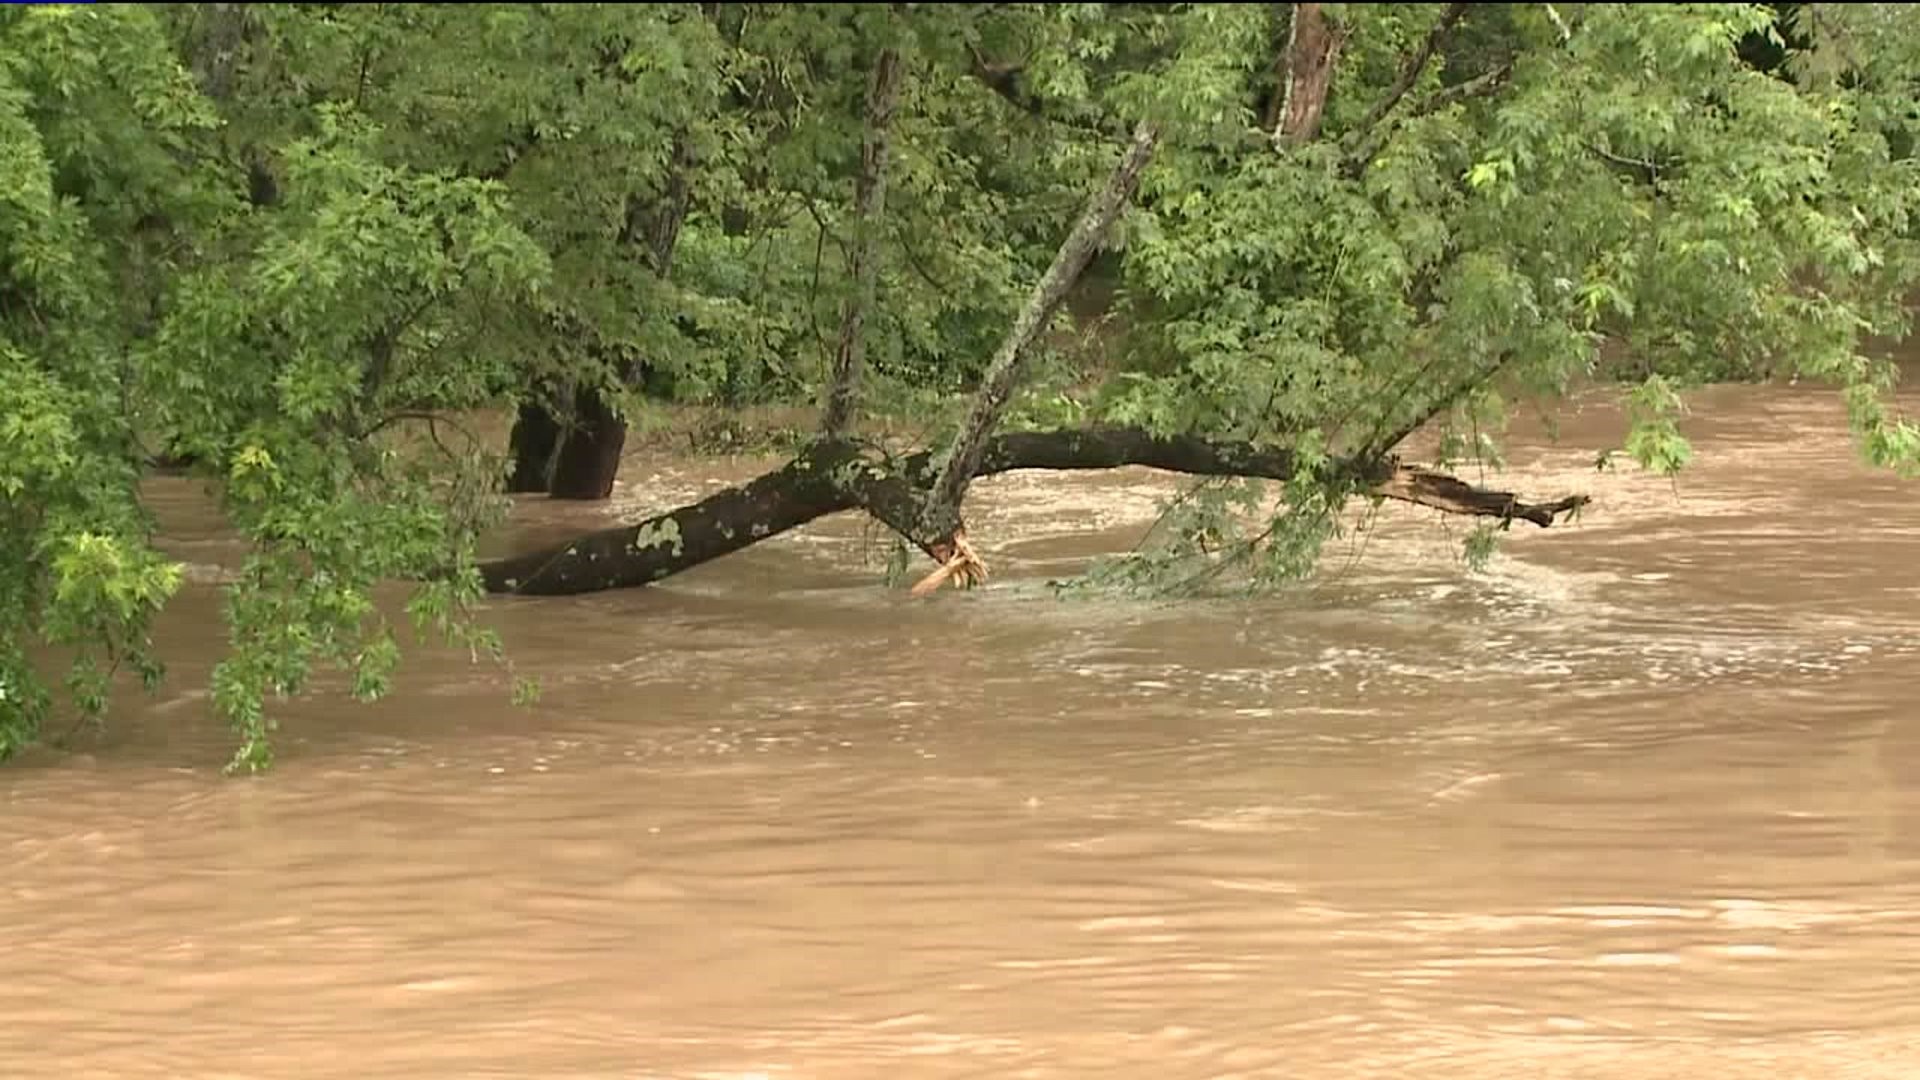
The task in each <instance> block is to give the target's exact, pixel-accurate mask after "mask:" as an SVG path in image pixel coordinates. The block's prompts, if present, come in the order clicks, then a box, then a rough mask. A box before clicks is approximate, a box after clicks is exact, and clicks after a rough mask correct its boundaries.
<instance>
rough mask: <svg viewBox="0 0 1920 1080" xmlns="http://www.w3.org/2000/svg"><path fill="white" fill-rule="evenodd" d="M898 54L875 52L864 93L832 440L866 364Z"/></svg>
mask: <svg viewBox="0 0 1920 1080" xmlns="http://www.w3.org/2000/svg"><path fill="white" fill-rule="evenodd" d="M900 76H901V64H900V52H899V50H897V49H892V48H887V49H882V50H880V55H879V56H878V57H877V58H876V59H875V60H874V65H873V79H872V82H871V84H870V85H869V86H868V89H867V115H866V136H865V138H864V139H863V140H862V143H861V147H860V177H859V179H858V180H857V181H856V182H855V185H854V208H853V213H854V222H855V228H856V230H857V231H858V235H857V238H856V239H855V242H854V246H853V266H852V273H853V281H854V291H853V294H852V295H851V296H849V297H847V300H846V302H845V304H843V305H842V306H841V311H840V344H839V347H838V348H837V349H836V350H835V351H834V356H833V381H832V382H831V383H830V384H829V386H828V389H827V405H826V410H825V414H824V416H823V418H822V420H821V425H820V426H821V433H822V434H823V435H825V436H826V437H827V438H830V439H831V438H836V437H838V436H840V435H842V434H844V433H845V432H846V429H847V425H849V424H851V423H852V422H853V411H854V405H855V403H856V402H857V401H858V400H859V396H860V378H861V368H862V366H863V364H864V362H865V359H866V336H865V328H866V321H867V314H868V312H870V311H872V310H873V303H874V296H875V293H876V291H877V288H878V283H879V277H880V237H881V235H882V231H883V230H882V228H881V223H882V220H883V218H884V217H885V214H886V206H887V154H888V151H889V149H890V147H891V138H892V134H893V112H894V109H895V108H896V107H898V105H899V103H900Z"/></svg>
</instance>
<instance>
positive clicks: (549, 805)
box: [0, 387, 1920, 1080]
mask: <svg viewBox="0 0 1920 1080" xmlns="http://www.w3.org/2000/svg"><path fill="white" fill-rule="evenodd" d="M1695 407H1696V410H1697V415H1696V416H1695V417H1694V418H1693V419H1692V420H1691V421H1690V422H1689V428H1688V430H1689V433H1690V434H1691V435H1692V436H1693V437H1694V438H1695V440H1696V447H1697V451H1698V462H1697V465H1696V466H1695V467H1694V468H1693V469H1692V470H1691V471H1690V472H1689V473H1688V474H1686V475H1685V477H1684V478H1683V479H1681V480H1680V481H1679V482H1678V483H1677V484H1675V483H1671V482H1669V481H1666V480H1662V479H1658V478H1652V477H1647V476H1644V475H1637V474H1635V473H1634V472H1632V471H1631V470H1626V471H1621V472H1616V473H1611V474H1600V473H1596V472H1595V471H1594V469H1593V467H1592V459H1593V456H1594V452H1595V451H1596V450H1597V449H1598V448H1599V447H1601V446H1603V445H1605V444H1607V443H1610V442H1614V441H1616V440H1617V439H1618V437H1619V434H1620V430H1621V420H1620V416H1619V413H1618V412H1617V411H1616V410H1614V409H1612V408H1610V407H1608V406H1606V405H1604V404H1602V403H1600V402H1599V401H1598V400H1595V401H1592V402H1587V403H1585V404H1578V405H1575V406H1570V407H1569V408H1567V409H1566V410H1564V411H1563V412H1562V413H1561V415H1560V417H1559V419H1560V423H1561V432H1560V434H1561V442H1560V443H1558V444H1554V443H1551V442H1549V441H1548V440H1546V439H1545V438H1543V437H1535V436H1531V435H1527V436H1524V437H1522V438H1520V439H1519V441H1518V442H1517V444H1516V445H1515V446H1514V448H1513V453H1512V468H1511V470H1510V472H1509V473H1507V474H1506V475H1504V476H1503V477H1500V479H1501V480H1502V481H1503V482H1504V483H1505V484H1508V485H1511V486H1513V487H1515V488H1517V489H1519V490H1523V491H1525V492H1528V493H1530V494H1536V495H1540V496H1545V497H1555V496H1558V495H1560V494H1564V493H1566V492H1568V491H1580V490H1583V491H1587V492H1589V493H1590V494H1592V495H1593V496H1594V498H1595V503H1594V505H1593V506H1592V507H1591V508H1590V509H1589V510H1588V511H1587V513H1586V514H1585V516H1584V517H1583V518H1582V519H1581V520H1580V521H1578V522H1576V523H1575V524H1573V525H1572V526H1570V527H1556V528H1554V529H1550V530H1539V529H1535V528H1533V527H1532V526H1528V525H1520V526H1517V527H1516V529H1515V531H1514V532H1513V534H1512V535H1511V537H1510V538H1509V540H1508V542H1507V543H1506V545H1505V546H1504V547H1503V549H1502V553H1501V555H1500V556H1499V557H1498V558H1497V559H1496V560H1495V561H1494V563H1493V564H1492V565H1491V566H1489V567H1488V568H1487V569H1486V570H1485V571H1484V572H1481V573H1478V574H1475V573H1471V572H1469V570H1468V569H1467V568H1466V567H1465V566H1464V565H1462V564H1461V562H1460V560H1459V558H1458V551H1459V541H1460V539H1461V538H1462V536H1463V535H1464V532H1465V530H1466V528H1467V525H1466V523H1464V522H1462V521H1461V520H1459V519H1451V520H1443V519H1440V518H1438V517H1436V516H1435V515H1433V514H1431V513H1430V512H1427V511H1424V510H1417V509H1410V508H1389V510H1388V511H1387V512H1386V513H1385V514H1384V515H1383V516H1382V518H1381V520H1380V521H1379V522H1378V524H1377V527H1376V528H1375V529H1374V530H1373V531H1372V533H1371V534H1370V535H1369V536H1368V537H1367V538H1366V539H1365V541H1364V542H1360V541H1355V542H1351V543H1344V544H1342V545H1341V546H1340V547H1339V548H1338V549H1337V550H1335V551H1334V552H1333V553H1331V555H1330V557H1329V559H1328V562H1327V567H1326V571H1325V573H1324V574H1322V576H1321V577H1320V578H1319V579H1317V581H1316V582H1315V583H1314V585H1313V587H1312V588H1310V589H1306V590H1303V591H1302V592H1300V593H1299V594H1298V595H1294V596H1290V597H1286V598H1281V599H1271V600H1260V601H1240V600H1229V599H1216V600H1206V601H1200V602H1192V603H1183V604H1141V603H1132V604H1129V603H1120V602H1116V601H1109V600H1102V601H1073V602H1061V601H1059V600H1057V599H1055V598H1053V597H1052V596H1051V595H1050V594H1049V592H1048V591H1047V589H1046V583H1047V581H1048V580H1049V579H1053V578H1058V577H1061V576H1064V575H1068V574H1072V573H1074V572H1076V571H1078V570H1080V569H1082V568H1083V567H1084V566H1085V565H1086V564H1087V560H1088V559H1090V558H1092V557H1094V556H1096V555H1098V554H1100V553H1103V552H1110V551H1116V550H1122V549H1124V548H1125V547H1126V546H1127V545H1129V544H1131V543H1132V542H1133V541H1134V540H1135V539H1137V537H1138V536H1139V534H1140V531H1141V528H1142V527H1143V525H1144V524H1145V523H1146V522H1147V521H1148V520H1150V519H1151V517H1152V516H1153V513H1154V509H1155V507H1154V501H1155V499H1156V498H1157V497H1158V496H1159V495H1161V494H1163V493H1165V492H1167V491H1169V490H1171V484H1170V482H1169V481H1168V480H1167V478H1165V477H1161V476H1158V475H1156V474H1152V473H1148V472H1145V471H1139V470H1135V471H1126V472H1117V473H1112V474H1100V475H1087V474H1080V475H1073V476H1057V475H1047V474H1032V473H1029V474H1020V475H1015V476H1008V477H1002V478H998V479H996V480H993V481H990V482H988V483H986V484H984V485H983V486H982V487H980V488H979V489H977V495H976V496H975V499H974V502H973V504H972V507H973V509H972V514H971V535H972V536H973V537H974V539H975V541H976V543H977V544H978V545H979V547H980V548H981V549H982V553H983V554H984V555H985V556H986V557H987V558H988V559H989V561H990V563H991V565H992V566H993V568H994V570H995V572H996V573H995V577H994V578H993V581H992V582H991V583H990V587H988V588H986V589H984V590H981V591H979V592H976V593H973V594H969V595H961V594H956V593H951V592H948V593H943V594H941V595H940V596H939V597H938V598H937V599H935V600H933V601H931V602H924V601H914V600H911V599H909V598H908V597H907V596H906V594H905V592H904V591H888V590H886V589H885V588H883V587H882V586H881V584H880V583H879V576H880V574H881V571H882V568H883V560H884V552H883V551H882V550H880V548H879V545H878V542H877V538H875V537H871V536H869V535H868V532H867V529H866V527H865V526H864V525H863V523H862V522H860V521H859V520H858V519H856V518H853V517H843V518H838V519H834V520H831V521H827V522H822V523H819V524H816V525H815V526H813V527H810V528H808V529H805V530H803V531H800V532H798V533H795V534H792V535H789V536H786V537H783V538H781V539H779V540H778V541H776V542H772V543H768V544H764V545H761V546H760V547H758V548H756V549H754V550H751V551H749V552H747V553H745V554H742V555H739V556H736V557H733V558H729V559H726V560H723V561H721V562H719V563H715V564H712V565H710V566H707V567H704V568H702V569H700V570H698V571H696V572H693V573H690V574H687V575H685V576H684V577H681V578H676V579H674V580H672V581H671V582H670V583H668V584H667V585H666V586H664V587H660V588H655V589H650V590H641V591H631V592H622V593H614V594H604V595H599V596H593V597H587V598H580V599H566V600H510V601H504V602H499V603H496V604H494V605H492V608H491V611H490V617H491V618H492V620H493V622H494V624H495V625H497V626H498V627H499V628H500V629H501V631H502V633H503V635H504V637H505V640H506V643H507V645H508V647H509V649H510V650H511V652H512V655H513V656H514V658H515V660H516V662H517V663H518V664H519V665H521V669H522V670H524V671H525V672H527V673H529V674H533V675H537V676H538V677H540V678H541V679H542V681H543V686H544V694H543V697H542V699H541V702H540V703H539V704H538V706H537V707H535V708H532V709H526V710H522V709H516V708H515V707H514V706H513V705H512V704H511V703H510V701H509V700H508V694H507V690H506V684H505V681H504V679H503V678H502V677H501V676H499V675H498V674H497V673H496V672H495V671H494V670H492V669H490V668H487V667H484V666H481V667H474V666H470V665H469V664H468V663H467V662H466V658H465V656H464V655H460V656H454V655H450V654H446V653H441V652H430V653H427V654H416V655H414V656H413V657H411V659H410V661H409V663H408V665H407V666H406V667H405V668H404V669H403V673H402V678H401V681H400V684H399V686H398V688H397V690H396V692H395V694H394V695H393V696H392V697H391V698H390V699H388V700H387V701H385V702H382V703H380V704H378V705H375V706H371V707H368V706H357V705H353V704H351V703H348V702H346V701H344V700H340V699H337V698H334V697H330V696H324V695H323V696H321V697H318V698H315V699H312V700H308V701H303V702H301V703H299V704H297V705H293V706H289V707H286V708H284V709H283V710H282V712H281V715H282V717H283V719H284V722H285V727H284V730H283V732H282V735H281V739H280V761H279V766H278V768H277V770H276V771H275V772H274V773H272V774H271V775H270V776H267V777H264V778H260V779H254V780H236V779H227V778H223V777H222V776H221V775H220V771H219V767H220V766H221V764H222V763H223V762H224V760H225V758H226V755H227V753H228V752H229V751H230V750H231V743H230V741H229V738H228V736H227V734H226V733H225V732H224V731H223V730H222V729H221V728H220V727H219V726H218V725H217V724H215V723H213V722H211V721H210V720H209V719H208V717H207V701H206V697H205V694H204V688H205V685H206V682H205V680H206V676H207V673H208V670H209V668H210V665H211V664H212V663H213V662H214V660H215V659H216V658H217V656H218V654H219V650H220V643H221V635H222V622H221V616H220V609H219V600H218V594H217V592H216V591H215V586H214V585H213V584H211V582H214V581H217V578H218V573H219V570H218V568H219V567H220V566H221V565H222V564H223V562H230V561H231V560H232V559H233V558H234V556H235V550H234V548H233V546H232V544H231V542H230V540H229V539H228V538H227V537H225V536H223V535H222V534H221V533H220V532H219V531H218V528H217V525H216V523H215V522H214V520H213V519H212V517H211V516H210V514H208V512H207V511H206V509H205V508H204V506H203V505H202V504H201V503H200V501H199V497H198V495H197V494H196V493H195V492H194V491H193V490H192V489H191V488H189V487H187V486H185V485H179V486H169V484H170V483H172V482H156V486H155V488H154V491H155V494H156V498H157V499H158V500H159V503H160V506H161V509H162V511H163V514H164V515H165V519H166V522H167V530H168V536H167V544H168V547H169V550H171V551H172V552H174V553H175V554H176V555H177V556H178V557H180V558H182V559H183V560H185V561H187V562H189V563H190V564H191V565H192V567H193V575H192V576H193V578H194V580H195V581H196V582H198V584H195V585H194V586H192V587H191V588H190V589H189V590H188V592H187V593H186V594H185V595H184V596H183V597H182V599H181V600H180V601H179V603H177V604H176V605H175V607H174V608H173V609H172V610H171V611H170V613H169V614H168V616H167V618H166V620H165V622H164V624H163V626H162V627H161V634H162V637H161V641H162V645H163V650H162V651H163V653H164V654H165V656H166V657H167V659H168V660H169V662H170V664H171V668H172V674H173V681H171V682H170V683H169V684H168V686H167V687H166V688H164V689H163V690H162V691H161V692H160V693H158V694H157V695H155V696H153V697H151V698H143V697H140V696H138V695H133V696H129V697H128V698H127V699H126V700H125V702H124V704H123V705H122V706H121V708H120V709H119V711H118V713H117V715H116V716H115V717H114V720H113V723H112V726H111V727H110V728H109V730H108V731H107V733H106V734H105V735H104V736H101V737H98V738H93V739H90V740H89V739H82V740H81V741H80V743H79V745H78V746H77V748H76V749H75V750H73V751H70V752H55V751H51V750H49V751H37V752H35V753H33V754H31V755H29V756H27V757H26V758H25V759H24V760H22V761H20V762H18V763H17V764H14V765H11V766H8V767H6V768H5V769H0V793H4V814H3V816H0V859H4V866H5V871H4V874H3V875H0V926H4V927H5V931H6V935H5V936H6V941H5V944H4V947H0V1077H4V1078H6V1080H29V1078H32V1080H40V1078H46V1080H82V1078H93V1077H99V1078H114V1080H144V1078H166V1080H227V1078H234V1080H239V1078H244V1080H282V1078H286V1080H293V1078H298V1080H332V1078H351V1080H451V1078H463V1080H464V1078H473V1077H503V1078H505V1077H511V1078H522V1077H524V1078H527V1080H587V1078H594V1080H602V1078H604V1080H614V1078H621V1080H627V1078H652V1077H674V1078H689V1080H708V1078H727V1080H744V1078H749V1077H753V1078H759V1077H766V1078H783V1080H784V1078H794V1080H803V1078H819V1080H865V1078H874V1080H912V1078H920V1077H926V1078H945V1077H980V1078H1019V1077H1102V1078H1114V1080H1135V1078H1138V1080H1184V1078H1200V1077H1209V1078H1211V1077H1276V1078H1279V1077H1284V1078H1289V1080H1293V1078H1298V1080H1320V1078H1328V1077H1412V1078H1455V1077H1458V1078H1476V1080H1477V1078H1486V1077H1527V1078H1588V1077H1591V1078H1609V1080H1647V1078H1654V1077H1662V1078H1668V1077H1670V1078H1684V1080H1693V1078H1710V1080H1728V1078H1734V1077H1766V1078H1768V1080H1814V1078H1828V1077H1848V1078H1867V1077H1874V1078H1877V1077H1910V1076H1920V625H1917V624H1916V616H1917V615H1920V486H1916V484H1920V482H1914V483H1903V482H1901V481H1899V480H1898V479H1896V478H1894V477H1891V476H1888V475H1883V474H1877V473H1873V472H1870V471H1869V470H1867V469H1866V468H1864V467H1862V466H1860V465H1858V464H1857V463H1856V458H1855V456H1854V453H1853V450H1852V448H1851V447H1850V445H1849V443H1848V441H1847V437H1846V435H1845V433H1844V414H1843V411H1842V408H1841V406H1840V404H1839V403H1838V401H1837V400H1836V399H1835V398H1834V397H1833V396H1832V395H1830V394H1825V393H1820V392H1815V391H1811V390H1804V389H1795V388H1780V387H1776V388H1769V389H1757V388H1739V389H1718V390H1714V391H1712V392H1709V393H1706V394H1703V395H1700V396H1698V397H1697V398H1696V399H1695ZM1909 407H1911V405H1910V406H1909ZM757 467H758V463H756V462H737V463H732V462H730V463H722V464H713V465H704V464H699V463H689V462H685V461H680V462H671V461H665V460H660V459H650V458H648V457H646V456H644V455H637V454H636V455H635V456H634V457H633V458H632V460H630V461H629V462H628V464H627V467H626V470H625V472H624V474H623V478H622V484H621V487H620V490H619V492H618V494H617V497H616V500H615V505H613V506H604V505H603V506H577V505H576V506H568V507H558V506H549V505H546V504H544V503H543V502H541V501H539V500H533V501H530V502H528V503H527V504H526V505H524V506H522V507H521V508H520V510H519V512H518V516H517V522H516V525H515V529H516V530H517V536H516V537H515V538H508V540H509V541H510V542H531V540H532V539H535V538H538V537H548V536H554V535H559V534H561V533H564V532H565V531H567V530H568V529H570V528H573V527H576V526H582V525H596V524H601V523H603V522H604V521H605V520H607V519H609V518H610V517H613V516H616V515H620V514H630V513H634V512H637V511H639V510H641V509H643V508H647V507H654V506H662V505H667V504H669V503H671V502H673V501H675V500H678V499H680V498H682V497H685V496H687V495H690V494H695V493H697V492H700V491H703V490H709V489H711V488H713V487H715V486H718V485H721V484H724V483H726V482H729V481H731V480H735V479H738V478H741V477H744V476H748V475H751V474H752V473H753V472H754V471H755V469H756V468H757Z"/></svg>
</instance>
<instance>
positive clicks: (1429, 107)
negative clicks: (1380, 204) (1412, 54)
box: [1340, 63, 1513, 180]
mask: <svg viewBox="0 0 1920 1080" xmlns="http://www.w3.org/2000/svg"><path fill="white" fill-rule="evenodd" d="M1512 77H1513V65H1512V64H1511V63H1506V64H1501V65H1500V66H1499V67H1496V68H1493V69H1492V70H1490V71H1485V72H1482V73H1481V74H1479V75H1476V76H1474V77H1473V78H1471V79H1468V80H1467V81H1466V82H1463V83H1455V84H1453V85H1452V86H1443V87H1441V88H1440V89H1438V90H1435V91H1434V92H1433V93H1431V94H1428V95H1426V96H1425V97H1423V98H1421V99H1420V100H1419V101H1416V102H1414V104H1413V108H1412V109H1411V111H1410V113H1409V115H1410V116H1414V117H1419V116H1429V115H1432V114H1433V113H1437V112H1439V111H1440V110H1442V109H1446V108H1451V107H1452V106H1454V105H1457V104H1459V103H1460V102H1462V101H1470V100H1472V99H1474V98H1479V97H1488V96H1491V95H1493V94H1496V93H1498V92H1500V90H1501V89H1502V88H1504V87H1505V86H1506V85H1507V80H1508V79H1510V78H1512ZM1383 120H1384V122H1377V123H1376V124H1375V125H1374V126H1373V127H1372V128H1371V129H1369V130H1366V131H1365V132H1364V134H1363V135H1361V137H1360V138H1358V139H1353V140H1351V141H1352V143H1353V149H1352V150H1350V151H1348V153H1347V156H1346V160H1345V161H1343V162H1342V163H1341V166H1340V173H1341V175H1342V176H1345V177H1346V178H1347V179H1349V180H1351V179H1356V178H1358V177H1360V176H1362V175H1364V174H1365V173H1366V171H1367V166H1369V165H1371V164H1373V159H1374V158H1377V157H1379V156H1380V151H1382V150H1384V149H1386V146H1387V140H1388V139H1389V138H1391V137H1392V136H1393V131H1394V128H1395V127H1396V126H1397V125H1396V121H1395V120H1394V118H1393V117H1392V116H1385V117H1383Z"/></svg>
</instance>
